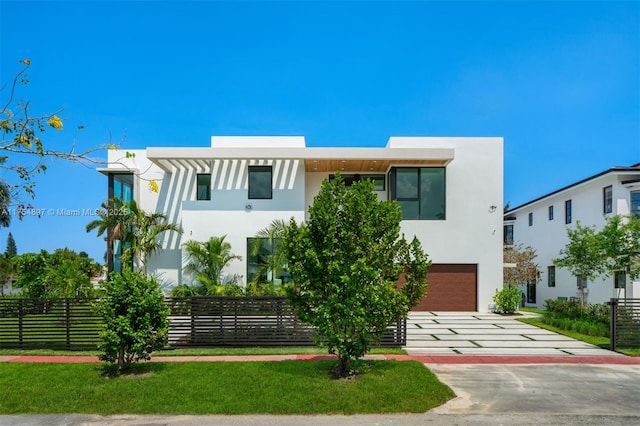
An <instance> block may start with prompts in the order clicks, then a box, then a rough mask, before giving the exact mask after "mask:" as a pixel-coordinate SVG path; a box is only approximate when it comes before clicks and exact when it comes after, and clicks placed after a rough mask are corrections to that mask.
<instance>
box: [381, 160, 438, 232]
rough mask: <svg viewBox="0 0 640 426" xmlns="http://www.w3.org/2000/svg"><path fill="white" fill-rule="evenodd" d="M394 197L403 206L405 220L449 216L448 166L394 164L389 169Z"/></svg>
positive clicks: (433, 218) (391, 191)
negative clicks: (400, 165)
mask: <svg viewBox="0 0 640 426" xmlns="http://www.w3.org/2000/svg"><path fill="white" fill-rule="evenodd" d="M389 191H390V199H392V200H396V201H397V203H398V204H399V205H400V208H401V209H402V219H404V220H414V219H421V220H445V219H446V179H445V168H444V167H393V168H392V169H391V170H390V171H389Z"/></svg>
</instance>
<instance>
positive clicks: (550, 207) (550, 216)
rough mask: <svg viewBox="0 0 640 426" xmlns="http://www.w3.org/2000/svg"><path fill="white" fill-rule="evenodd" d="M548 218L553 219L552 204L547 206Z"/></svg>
mask: <svg viewBox="0 0 640 426" xmlns="http://www.w3.org/2000/svg"><path fill="white" fill-rule="evenodd" d="M549 220H553V206H549Z"/></svg>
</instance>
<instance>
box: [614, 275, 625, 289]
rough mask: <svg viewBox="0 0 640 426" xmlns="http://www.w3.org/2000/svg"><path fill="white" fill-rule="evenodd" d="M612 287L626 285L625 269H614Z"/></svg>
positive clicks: (623, 286)
mask: <svg viewBox="0 0 640 426" xmlns="http://www.w3.org/2000/svg"><path fill="white" fill-rule="evenodd" d="M613 287H614V288H626V287H627V273H626V272H625V271H616V273H615V275H614V276H613Z"/></svg>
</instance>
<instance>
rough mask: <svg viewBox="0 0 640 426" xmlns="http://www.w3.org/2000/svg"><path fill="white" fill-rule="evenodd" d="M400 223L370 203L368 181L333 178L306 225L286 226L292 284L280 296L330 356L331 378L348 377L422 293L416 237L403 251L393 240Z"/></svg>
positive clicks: (393, 206)
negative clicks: (333, 370) (333, 357)
mask: <svg viewBox="0 0 640 426" xmlns="http://www.w3.org/2000/svg"><path fill="white" fill-rule="evenodd" d="M401 217H402V215H401V210H400V206H399V205H398V204H397V203H396V202H395V201H379V200H378V198H377V195H376V193H375V191H374V184H373V182H371V181H370V180H365V181H361V182H356V183H354V184H353V185H352V186H351V188H350V189H347V188H346V187H345V185H344V181H343V180H342V177H341V176H340V175H339V174H337V175H336V179H335V180H334V181H333V182H329V181H328V180H325V181H324V182H323V184H322V187H321V189H320V192H319V193H318V195H317V196H316V197H315V199H314V201H313V205H312V206H311V207H310V208H309V221H308V222H307V223H305V224H303V225H301V226H298V225H297V224H296V223H295V221H293V219H292V220H291V222H290V224H289V226H288V228H287V230H286V231H285V237H284V239H283V244H284V246H285V253H286V257H287V259H288V260H289V268H290V271H291V274H292V276H293V279H294V282H295V286H293V287H292V288H291V289H290V290H289V291H288V297H289V299H290V301H291V303H292V305H293V306H294V307H295V310H296V314H297V315H298V317H299V318H300V319H301V320H302V321H304V322H306V323H308V324H310V325H312V326H314V327H316V328H317V330H318V332H319V335H320V336H321V338H322V339H323V340H324V341H325V342H326V344H327V346H328V350H329V353H332V354H337V355H338V358H339V362H338V366H337V368H336V376H337V377H345V376H348V375H350V374H353V371H352V369H351V364H352V362H353V361H354V360H356V359H359V358H361V357H362V356H363V355H364V354H365V353H366V352H367V351H368V350H369V349H370V348H371V345H372V343H373V342H374V341H376V340H378V339H379V338H380V337H381V336H382V334H383V333H384V332H385V330H386V328H387V327H388V326H390V325H392V324H394V323H395V322H396V321H398V320H399V319H401V318H404V317H406V315H407V313H408V311H409V309H410V308H411V307H412V306H415V304H416V303H417V302H418V301H419V300H420V298H421V297H422V296H423V295H424V293H425V290H426V286H427V268H428V267H429V265H430V262H429V260H428V259H427V256H426V254H425V253H424V252H423V251H422V248H421V247H420V243H419V241H418V240H417V239H416V238H414V239H413V241H412V242H411V243H410V244H409V243H407V242H406V240H405V239H404V237H400V220H401ZM403 272H404V274H405V278H406V283H405V284H404V285H402V286H401V287H400V288H398V278H399V276H400V274H401V273H403Z"/></svg>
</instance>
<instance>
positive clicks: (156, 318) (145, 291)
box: [97, 270, 170, 371]
mask: <svg viewBox="0 0 640 426" xmlns="http://www.w3.org/2000/svg"><path fill="white" fill-rule="evenodd" d="M101 288H102V290H103V292H104V296H103V297H102V298H101V299H100V300H99V302H98V304H97V308H98V311H99V312H100V314H101V316H102V319H103V324H104V326H103V330H102V331H101V332H100V338H101V342H100V343H99V349H100V350H101V351H102V354H101V355H100V359H101V360H103V361H107V362H110V363H117V367H118V371H123V370H125V369H127V368H128V367H129V366H130V365H131V364H132V363H133V362H137V361H139V360H141V359H142V360H148V359H150V358H151V353H152V352H153V351H154V350H158V349H162V348H163V347H164V346H165V345H166V344H167V339H168V333H169V318H168V317H169V313H170V309H169V308H168V306H167V305H166V303H165V301H164V294H163V293H162V290H161V288H160V285H159V284H158V282H157V281H156V280H155V278H153V277H148V276H147V275H146V274H141V273H139V272H132V271H130V270H125V271H123V272H122V274H120V273H118V272H112V273H111V275H109V279H108V280H107V281H105V282H103V283H102V286H101Z"/></svg>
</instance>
